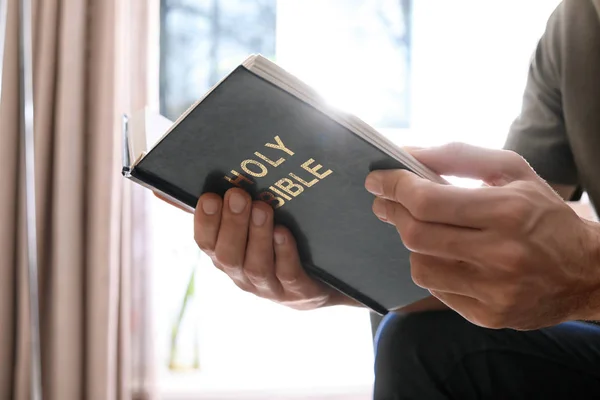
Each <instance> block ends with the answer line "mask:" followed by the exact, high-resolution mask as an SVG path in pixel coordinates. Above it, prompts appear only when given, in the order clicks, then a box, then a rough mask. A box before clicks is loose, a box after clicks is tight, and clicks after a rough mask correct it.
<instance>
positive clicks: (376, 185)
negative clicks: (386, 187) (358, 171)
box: [365, 174, 383, 196]
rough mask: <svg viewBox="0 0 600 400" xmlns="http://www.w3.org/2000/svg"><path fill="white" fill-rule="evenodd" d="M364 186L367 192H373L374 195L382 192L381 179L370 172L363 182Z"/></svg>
mask: <svg viewBox="0 0 600 400" xmlns="http://www.w3.org/2000/svg"><path fill="white" fill-rule="evenodd" d="M365 188H366V189H367V190H368V191H369V192H371V193H373V194H374V195H375V196H379V195H380V194H382V193H383V189H382V186H381V181H380V180H379V179H378V178H377V176H376V175H374V174H370V175H369V176H367V180H366V182H365Z"/></svg>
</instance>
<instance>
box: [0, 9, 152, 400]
mask: <svg viewBox="0 0 600 400" xmlns="http://www.w3.org/2000/svg"><path fill="white" fill-rule="evenodd" d="M18 1H19V0H8V4H9V6H8V8H9V10H8V35H7V42H6V52H5V57H4V79H3V86H2V89H3V92H4V93H3V95H2V102H1V104H0V399H15V400H21V399H28V398H29V379H30V367H31V366H30V352H29V338H30V330H29V315H28V311H29V305H28V299H27V292H26V288H27V272H26V265H25V258H24V257H25V254H26V253H25V250H26V249H25V240H24V226H25V223H24V222H25V221H24V207H23V205H24V197H23V183H24V176H23V171H22V168H21V163H22V162H23V160H22V159H21V157H20V152H21V150H20V136H19V135H20V131H19V103H18V99H19V86H18V73H19V65H18V59H19V58H18V36H17V32H18ZM33 4H34V19H33V26H34V43H33V44H34V97H35V140H36V149H35V150H36V163H37V165H36V173H37V181H36V190H37V216H38V221H37V227H38V239H39V248H38V254H39V256H38V258H39V268H40V276H39V284H40V317H41V348H42V359H43V364H42V371H43V374H42V381H43V394H44V400H71V399H73V400H75V399H78V400H79V399H89V400H94V399H129V398H132V397H150V394H151V383H152V370H151V366H152V365H153V362H152V361H153V360H152V355H151V348H152V346H151V344H150V339H149V338H148V336H147V334H148V333H149V332H151V330H150V329H148V326H149V325H148V323H149V319H148V317H149V315H150V314H149V313H148V312H147V308H144V307H147V305H148V303H147V302H146V301H145V300H146V299H145V296H147V295H148V291H147V289H148V286H147V282H148V281H149V278H148V276H147V274H146V272H147V270H146V269H144V264H145V256H144V255H145V252H144V251H143V246H144V244H145V243H146V240H145V236H144V233H145V227H144V225H143V222H144V220H145V218H144V217H145V216H144V212H145V211H144V210H145V208H144V207H145V206H144V198H145V194H144V193H142V192H140V191H139V190H138V188H135V187H133V186H132V185H131V184H130V183H129V182H127V181H125V180H124V179H123V178H122V177H121V176H120V154H121V153H120V150H121V149H120V145H121V141H120V127H121V125H120V123H121V122H120V121H121V120H120V118H121V115H122V114H123V113H128V112H131V110H135V109H139V108H141V107H143V106H144V105H145V103H146V90H145V88H146V76H147V75H146V58H147V57H146V42H147V35H146V33H147V32H146V31H147V18H146V17H147V15H148V8H147V3H146V2H145V1H144V0H34V1H33Z"/></svg>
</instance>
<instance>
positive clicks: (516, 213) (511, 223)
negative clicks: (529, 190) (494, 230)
mask: <svg viewBox="0 0 600 400" xmlns="http://www.w3.org/2000/svg"><path fill="white" fill-rule="evenodd" d="M531 213H532V207H531V202H530V201H529V200H528V199H527V198H526V196H523V195H520V194H515V195H513V196H510V197H509V198H508V199H507V200H506V201H505V202H504V203H503V205H502V210H501V214H502V221H503V223H504V225H505V226H506V227H508V228H518V227H521V226H524V225H526V222H527V219H528V217H529V216H530V215H531Z"/></svg>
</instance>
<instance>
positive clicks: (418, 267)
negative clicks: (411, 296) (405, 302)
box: [410, 253, 427, 289]
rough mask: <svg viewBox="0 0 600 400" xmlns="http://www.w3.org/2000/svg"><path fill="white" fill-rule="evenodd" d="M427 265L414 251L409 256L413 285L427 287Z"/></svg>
mask: <svg viewBox="0 0 600 400" xmlns="http://www.w3.org/2000/svg"><path fill="white" fill-rule="evenodd" d="M426 269H427V267H426V266H425V264H424V263H423V262H421V260H420V259H419V256H418V255H417V254H416V253H412V254H411V257H410V274H411V278H412V280H413V282H414V283H415V285H417V286H419V287H421V288H424V289H425V288H426V287H427V278H426V276H427V272H426Z"/></svg>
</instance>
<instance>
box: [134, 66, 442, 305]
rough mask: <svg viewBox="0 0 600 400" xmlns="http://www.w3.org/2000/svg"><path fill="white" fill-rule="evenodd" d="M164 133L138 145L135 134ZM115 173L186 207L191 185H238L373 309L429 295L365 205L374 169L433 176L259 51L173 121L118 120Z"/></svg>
mask: <svg viewBox="0 0 600 400" xmlns="http://www.w3.org/2000/svg"><path fill="white" fill-rule="evenodd" d="M151 129H152V130H154V131H156V130H157V129H158V130H161V131H164V135H162V137H161V138H160V139H159V140H157V141H156V143H154V144H153V145H152V146H150V147H149V148H148V149H147V148H146V139H145V137H146V133H147V132H148V131H149V130H151ZM123 164H124V165H123V174H124V175H125V176H126V177H127V178H129V179H132V180H134V181H135V182H137V183H139V184H142V185H144V186H145V187H147V188H150V189H152V190H154V191H155V192H159V193H161V194H163V195H164V196H166V197H168V198H170V199H171V200H172V201H174V202H176V203H178V204H180V205H181V206H183V207H186V208H188V209H190V210H193V209H194V208H195V206H196V203H197V201H198V198H199V197H200V195H201V194H202V193H205V192H213V193H218V194H220V195H223V194H224V193H225V192H226V191H227V190H228V189H230V188H232V187H236V186H237V187H241V188H243V189H244V190H246V191H248V192H249V193H250V194H251V195H252V197H253V198H254V199H260V200H263V201H265V202H267V203H269V204H270V205H271V206H272V207H273V208H274V212H275V221H276V223H278V224H282V225H285V226H287V227H288V228H289V229H290V230H291V231H292V233H293V234H294V236H295V238H296V240H297V242H298V250H299V253H300V257H301V260H302V262H303V265H304V267H305V269H306V270H307V272H309V273H310V274H312V275H313V276H314V277H316V278H317V279H320V280H322V281H323V282H325V283H327V284H329V285H331V286H332V287H334V288H336V289H337V290H339V291H341V292H343V293H345V294H347V295H348V296H350V297H353V298H354V299H356V300H357V301H359V302H361V303H363V304H364V305H366V306H367V307H370V308H371V309H372V310H374V311H376V312H378V313H380V314H385V313H387V312H389V311H390V310H394V309H398V308H401V307H403V306H405V305H407V304H410V303H413V302H415V301H417V300H419V299H422V298H424V297H426V296H428V295H429V293H428V292H427V291H426V290H423V289H421V288H419V287H417V286H416V285H415V284H414V283H413V282H412V279H411V274H410V263H409V251H408V250H407V249H406V248H405V247H404V245H403V244H402V242H401V240H400V237H399V235H398V233H397V231H396V230H395V228H394V227H393V226H391V225H388V224H385V223H383V222H381V221H379V220H378V219H377V217H376V216H375V215H374V214H373V212H372V208H371V207H372V203H373V196H372V195H371V194H370V193H368V192H367V191H366V190H365V188H364V182H365V179H366V176H367V175H368V173H369V172H370V171H372V170H375V169H394V168H403V169H408V170H410V171H412V172H413V173H415V174H417V175H419V176H421V177H423V178H426V179H429V180H432V181H435V182H439V183H447V182H446V181H445V180H444V179H443V178H442V177H440V176H439V175H437V174H435V173H434V172H432V171H431V170H429V169H428V168H427V167H426V166H424V165H423V164H421V163H419V162H418V161H417V160H416V159H415V158H413V157H412V156H411V155H410V154H408V153H407V152H405V151H403V150H402V149H401V148H399V147H398V146H396V145H394V144H393V143H392V142H391V141H389V140H388V139H386V138H385V137H383V136H382V135H381V134H379V133H378V132H377V131H376V130H375V129H373V128H372V127H370V126H369V125H368V124H366V123H365V122H363V121H361V120H360V119H359V118H357V117H356V116H353V115H349V114H347V113H344V112H341V111H340V110H337V109H335V108H334V107H331V106H329V105H328V104H327V103H326V102H325V101H324V100H323V99H322V98H321V97H320V96H319V95H318V94H317V92H316V91H315V90H313V89H311V88H310V87H309V86H307V85H306V84H304V83H303V82H301V81H300V80H299V79H297V78H296V77H294V76H293V75H291V74H289V73H287V72H286V71H285V70H283V69H282V68H280V67H279V66H277V65H276V64H275V63H273V62H271V61H269V60H268V59H266V58H264V57H262V56H260V55H252V56H250V57H249V58H247V59H246V60H245V61H244V62H243V63H242V64H241V65H239V66H238V67H237V68H235V69H234V70H233V71H232V72H231V73H229V74H228V75H227V76H225V77H224V78H223V79H222V80H221V81H220V82H219V83H218V84H216V85H215V86H214V87H213V88H212V89H211V90H209V91H208V92H207V93H206V95H205V96H204V97H203V98H202V99H200V100H199V101H198V102H196V103H195V104H194V105H193V106H192V107H190V108H189V109H188V111H186V112H185V113H184V114H183V115H182V116H181V117H180V118H178V119H177V121H175V122H174V123H171V122H170V121H167V120H165V119H164V118H162V117H159V116H156V115H154V116H153V115H150V114H148V113H147V112H145V111H144V112H141V113H140V114H138V115H132V116H130V117H129V118H126V119H125V124H124V157H123Z"/></svg>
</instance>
